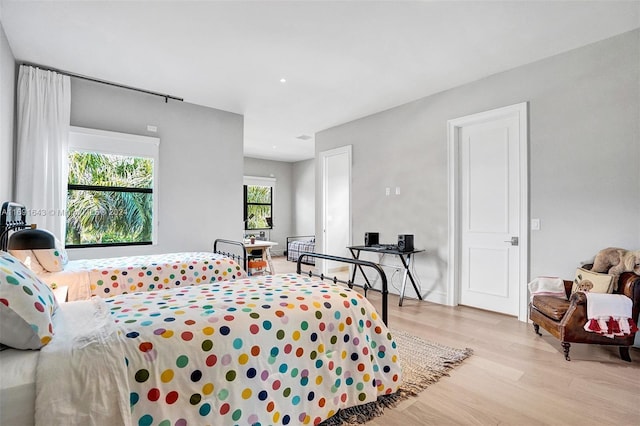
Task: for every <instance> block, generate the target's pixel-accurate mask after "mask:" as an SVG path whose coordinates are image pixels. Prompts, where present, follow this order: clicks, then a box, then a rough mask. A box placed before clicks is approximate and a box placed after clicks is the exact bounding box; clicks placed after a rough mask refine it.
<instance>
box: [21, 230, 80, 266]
mask: <svg viewBox="0 0 640 426" xmlns="http://www.w3.org/2000/svg"><path fill="white" fill-rule="evenodd" d="M55 240H56V243H55V248H52V249H36V250H32V251H33V254H34V255H35V256H36V258H37V259H38V262H40V265H41V266H42V267H43V268H44V269H45V270H47V271H49V272H60V271H62V269H64V265H66V264H67V262H68V261H69V257H68V256H67V251H66V250H65V249H64V245H63V244H62V242H60V240H58V239H57V238H56V239H55ZM23 263H24V262H23Z"/></svg>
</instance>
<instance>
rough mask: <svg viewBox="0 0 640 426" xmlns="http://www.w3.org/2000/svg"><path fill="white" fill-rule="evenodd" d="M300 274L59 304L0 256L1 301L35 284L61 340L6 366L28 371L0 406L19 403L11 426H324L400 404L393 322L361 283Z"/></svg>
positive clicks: (14, 356) (5, 354)
mask: <svg viewBox="0 0 640 426" xmlns="http://www.w3.org/2000/svg"><path fill="white" fill-rule="evenodd" d="M313 256H314V257H316V258H324V259H327V260H332V261H344V262H346V263H350V264H354V263H356V264H358V265H361V266H363V267H371V268H373V269H375V270H376V271H377V272H378V273H379V274H381V281H382V282H383V283H386V277H385V276H384V272H383V271H382V270H381V269H380V268H379V267H378V266H377V265H375V264H373V263H370V262H366V261H359V260H353V259H345V258H338V257H334V256H328V255H322V254H314V255H313ZM13 259H15V258H13ZM300 260H301V259H299V262H298V273H297V274H279V275H270V276H256V277H249V278H242V279H236V280H231V281H221V282H216V283H209V284H202V285H198V286H186V287H181V288H173V289H168V290H163V291H148V292H137V293H131V294H122V295H118V296H115V297H112V298H106V299H105V298H98V297H95V298H93V299H91V300H84V301H76V302H70V303H57V302H56V301H55V298H53V297H52V295H50V294H49V293H48V292H50V290H49V288H48V286H46V285H44V284H43V283H41V282H39V281H38V279H37V277H36V276H35V275H34V274H33V273H32V272H31V271H29V270H28V269H27V268H26V267H24V265H21V264H19V262H17V260H12V259H11V256H10V255H8V254H3V255H2V256H1V257H0V261H2V262H4V264H3V265H0V291H2V292H4V291H6V290H7V288H9V290H14V289H15V287H16V286H9V285H7V282H8V278H7V277H8V275H7V272H6V271H7V268H15V269H16V271H15V272H16V273H17V274H22V276H24V277H26V278H25V279H23V280H22V282H21V285H25V286H26V285H28V282H33V283H34V284H33V285H31V289H32V290H31V291H32V292H33V293H34V294H35V293H37V292H38V291H40V292H41V293H40V294H39V295H38V300H42V301H45V302H48V303H44V302H42V303H43V304H44V313H48V312H51V317H50V319H49V321H50V323H51V330H49V329H48V328H47V327H40V328H39V330H40V334H41V336H40V338H39V339H40V341H41V342H46V344H45V345H44V346H42V347H41V348H40V350H35V351H16V350H14V349H9V350H7V351H2V352H0V368H1V369H2V371H3V372H5V371H8V370H7V369H10V368H12V367H13V366H15V365H16V364H17V363H22V364H21V365H22V366H23V368H22V369H23V370H28V371H23V372H22V374H21V376H22V377H21V378H20V380H18V379H15V380H12V381H11V383H9V384H8V385H6V384H5V380H3V382H2V387H3V389H2V396H4V395H8V394H9V393H10V392H12V391H14V392H13V395H14V398H13V399H12V400H11V404H12V405H11V406H10V407H11V409H10V410H9V409H8V408H7V407H8V406H7V404H8V401H6V400H5V399H4V398H2V399H0V422H1V423H2V424H5V422H4V420H5V418H8V417H6V416H12V418H13V419H20V421H19V423H18V424H32V423H35V424H38V425H39V424H50V423H51V419H52V418H55V419H56V421H57V422H59V423H60V424H65V425H67V424H68V425H85V424H95V425H111V424H123V425H134V424H143V425H145V424H156V425H200V424H254V425H258V424H262V425H266V424H317V423H320V422H322V421H324V420H326V419H327V418H330V417H331V416H333V415H334V414H335V413H337V412H338V411H339V410H343V409H346V408H348V407H353V406H358V405H361V404H365V403H367V402H372V401H375V400H376V399H378V398H384V396H385V395H391V394H393V393H394V392H396V391H397V389H398V387H399V385H400V383H401V371H400V364H399V359H398V352H397V347H396V344H395V342H394V340H393V336H392V334H391V333H390V331H389V330H388V328H387V327H386V325H385V322H384V321H383V317H384V318H386V310H384V309H383V312H385V313H384V314H383V316H380V315H379V314H378V312H377V311H376V309H375V308H374V307H373V306H372V305H371V303H370V302H369V301H368V300H367V299H366V298H365V297H364V296H363V295H362V294H360V293H359V292H357V291H355V290H354V289H353V288H352V287H354V286H355V285H356V284H355V283H351V282H347V283H346V284H347V285H346V286H343V285H342V284H343V282H342V281H339V280H337V279H335V278H333V279H331V280H330V281H327V280H323V279H322V278H326V277H318V276H317V275H315V274H314V273H313V272H311V271H309V272H308V273H303V272H302V270H301V262H300ZM3 271H4V272H3ZM3 273H4V274H5V276H4V278H3V276H2V274H3ZM14 275H15V273H14ZM3 280H4V281H3ZM25 283H26V284H25ZM36 287H37V291H36ZM385 287H386V286H383V295H386V293H384V289H385ZM25 294H26V292H23V291H21V290H20V291H16V293H15V294H13V295H10V296H9V301H10V302H14V299H15V298H16V297H20V298H27V296H25ZM2 297H5V294H4V293H0V298H2ZM12 297H13V298H12ZM30 302H31V301H29V303H27V304H26V305H30ZM9 305H12V306H15V303H13V304H12V303H9ZM55 305H58V306H57V308H56V307H55ZM2 306H3V305H2V304H0V308H1V307H2ZM384 307H385V306H384V305H383V308H384ZM31 310H33V309H31ZM3 312H4V311H3V310H0V314H2V313H3ZM2 319H3V322H2V324H4V325H2V326H6V321H4V319H5V318H4V317H3V318H2ZM0 325H1V324H0ZM2 336H5V335H4V334H2ZM3 340H4V337H3ZM3 343H6V342H4V341H3ZM18 352H20V353H18ZM34 354H37V360H36V362H34V358H35V357H34ZM25 365H26V366H27V367H24V366H25ZM3 374H4V373H3ZM3 377H4V376H3ZM29 378H31V382H30V381H29ZM61 378H64V380H61ZM7 386H8V387H9V389H6V387H7ZM16 387H20V389H22V391H21V392H19V393H16V392H15V389H16ZM33 395H37V396H36V397H35V401H34V400H33V398H32V397H33ZM18 399H19V401H18ZM34 410H35V416H34V414H33V413H34ZM7 424H14V423H7Z"/></svg>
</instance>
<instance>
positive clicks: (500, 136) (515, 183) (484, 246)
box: [450, 104, 528, 318]
mask: <svg viewBox="0 0 640 426" xmlns="http://www.w3.org/2000/svg"><path fill="white" fill-rule="evenodd" d="M523 120H524V123H523ZM452 122H453V128H452V129H451V130H452V131H453V133H454V141H453V143H454V144H455V147H456V152H457V160H456V161H457V164H458V165H459V167H458V173H457V176H455V178H456V180H457V191H456V193H457V203H456V205H457V206H459V212H458V214H457V220H456V223H457V227H458V229H457V231H458V232H457V236H456V238H457V241H456V243H457V244H456V246H457V247H458V252H457V256H456V257H455V260H456V261H457V262H455V263H457V265H456V268H457V269H458V271H457V274H456V275H457V276H458V277H459V279H458V295H459V299H458V302H459V303H460V304H462V305H467V306H473V307H477V308H481V309H487V310H490V311H495V312H501V313H504V314H508V315H515V316H518V317H520V316H521V315H522V314H523V312H522V311H523V309H524V311H525V312H526V297H525V298H524V301H525V306H524V308H523V307H522V306H521V304H522V303H521V302H522V300H523V299H522V296H523V295H525V296H526V282H527V278H526V276H527V272H528V271H527V258H526V244H527V232H528V231H527V226H526V224H527V221H528V219H527V209H526V197H527V190H526V146H527V145H526V138H527V133H526V105H523V104H521V105H516V106H514V107H506V108H501V109H499V110H493V111H488V112H485V113H480V114H474V115H472V116H468V117H463V118H461V119H457V120H453V121H452ZM451 124H452V123H451V122H450V125H451ZM523 169H524V170H523ZM524 315H525V318H526V313H524Z"/></svg>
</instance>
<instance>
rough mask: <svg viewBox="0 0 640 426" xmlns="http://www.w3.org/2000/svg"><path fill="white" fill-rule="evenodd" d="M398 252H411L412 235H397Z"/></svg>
mask: <svg viewBox="0 0 640 426" xmlns="http://www.w3.org/2000/svg"><path fill="white" fill-rule="evenodd" d="M398 250H399V251H413V235H412V234H400V235H398Z"/></svg>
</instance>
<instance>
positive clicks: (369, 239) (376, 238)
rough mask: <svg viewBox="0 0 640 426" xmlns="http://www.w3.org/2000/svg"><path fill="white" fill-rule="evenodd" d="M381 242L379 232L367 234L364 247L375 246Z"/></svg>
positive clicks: (365, 234)
mask: <svg viewBox="0 0 640 426" xmlns="http://www.w3.org/2000/svg"><path fill="white" fill-rule="evenodd" d="M379 242H380V234H379V233H378V232H365V233H364V245H365V246H367V247H371V246H375V245H376V244H378V243H379Z"/></svg>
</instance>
